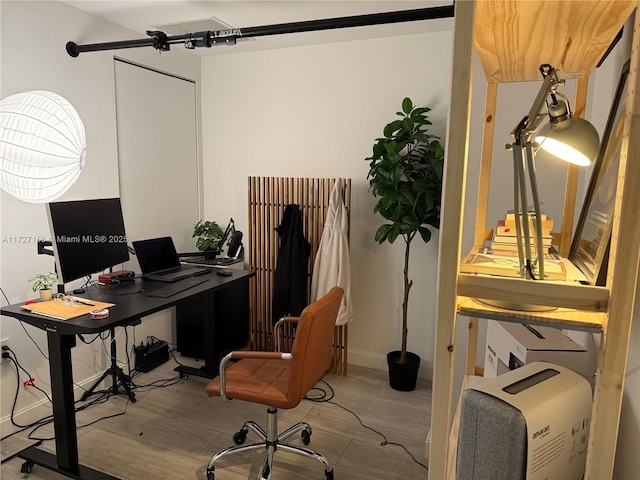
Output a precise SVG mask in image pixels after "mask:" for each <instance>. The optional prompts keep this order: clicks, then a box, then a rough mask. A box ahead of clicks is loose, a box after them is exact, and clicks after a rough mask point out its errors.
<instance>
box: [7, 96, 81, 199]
mask: <svg viewBox="0 0 640 480" xmlns="http://www.w3.org/2000/svg"><path fill="white" fill-rule="evenodd" d="M86 155H87V154H86V140H85V134H84V126H83V125H82V120H81V119H80V116H79V115H78V112H76V110H75V109H74V108H73V107H72V106H71V104H70V103H69V102H68V101H66V100H65V99H64V98H62V97H61V96H60V95H57V94H55V93H52V92H46V91H31V92H24V93H18V94H15V95H11V96H9V97H7V98H4V99H2V100H0V159H1V161H2V170H1V171H0V188H2V189H3V190H5V191H6V192H8V193H10V194H11V195H13V196H14V197H16V198H18V199H20V200H24V201H25V202H30V203H46V202H50V201H52V200H54V199H56V198H58V197H59V196H60V195H62V194H63V193H64V192H66V191H67V190H68V189H69V187H71V185H73V184H74V182H75V181H76V180H77V178H78V176H79V175H80V172H81V171H82V168H83V167H84V165H85V162H86Z"/></svg>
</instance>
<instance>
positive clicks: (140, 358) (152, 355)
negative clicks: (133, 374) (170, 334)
mask: <svg viewBox="0 0 640 480" xmlns="http://www.w3.org/2000/svg"><path fill="white" fill-rule="evenodd" d="M134 351H135V355H136V370H138V371H140V372H144V373H147V372H150V371H151V370H153V369H154V368H156V367H158V366H160V365H162V364H163V363H165V362H167V361H169V345H168V344H167V342H165V341H164V340H159V341H156V342H153V343H149V344H147V345H146V346H145V345H140V346H139V347H135V349H134Z"/></svg>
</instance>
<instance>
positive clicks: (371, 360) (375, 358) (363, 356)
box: [348, 348, 433, 380]
mask: <svg viewBox="0 0 640 480" xmlns="http://www.w3.org/2000/svg"><path fill="white" fill-rule="evenodd" d="M348 360H349V363H350V364H354V365H358V366H360V367H367V368H374V369H376V370H382V371H385V372H386V371H387V370H388V368H387V356H386V355H380V354H376V353H371V352H363V351H359V350H353V349H351V348H349V353H348ZM418 378H423V379H425V380H433V365H432V364H430V363H427V362H424V361H421V362H420V368H419V369H418Z"/></svg>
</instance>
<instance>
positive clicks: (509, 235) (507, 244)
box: [491, 211, 553, 253]
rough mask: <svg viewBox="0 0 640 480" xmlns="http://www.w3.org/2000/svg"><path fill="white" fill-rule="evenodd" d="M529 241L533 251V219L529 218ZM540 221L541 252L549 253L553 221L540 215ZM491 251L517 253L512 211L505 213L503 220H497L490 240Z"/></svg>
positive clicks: (544, 215) (514, 222)
mask: <svg viewBox="0 0 640 480" xmlns="http://www.w3.org/2000/svg"><path fill="white" fill-rule="evenodd" d="M529 219H530V223H529V235H530V236H529V241H530V242H531V246H532V248H533V249H534V250H535V231H536V230H535V220H534V219H533V217H531V216H530V217H529ZM540 219H541V220H542V247H543V248H542V252H541V253H549V249H550V248H551V242H552V241H553V237H552V236H551V229H552V228H553V219H552V218H550V217H548V216H547V215H546V214H544V213H542V214H540ZM491 249H492V250H501V251H509V252H514V253H515V252H517V251H518V239H517V237H516V220H515V215H514V213H513V212H512V211H509V212H507V214H506V215H505V218H504V220H498V222H497V224H496V228H495V230H494V232H493V238H492V240H491Z"/></svg>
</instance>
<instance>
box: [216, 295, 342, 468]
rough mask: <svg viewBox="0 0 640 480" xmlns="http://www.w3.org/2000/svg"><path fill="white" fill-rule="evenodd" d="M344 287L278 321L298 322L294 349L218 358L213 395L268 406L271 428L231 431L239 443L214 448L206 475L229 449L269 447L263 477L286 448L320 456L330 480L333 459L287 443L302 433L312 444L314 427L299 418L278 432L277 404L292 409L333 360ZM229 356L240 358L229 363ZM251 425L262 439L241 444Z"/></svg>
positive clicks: (307, 442)
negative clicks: (334, 336)
mask: <svg viewBox="0 0 640 480" xmlns="http://www.w3.org/2000/svg"><path fill="white" fill-rule="evenodd" d="M343 295H344V290H343V289H342V288H340V287H334V288H332V289H331V290H330V291H329V293H327V294H326V295H324V296H323V297H322V298H320V299H318V300H317V301H316V302H314V303H312V304H311V305H309V306H307V307H306V308H305V309H304V310H303V312H302V313H301V314H300V317H285V318H283V319H281V320H280V321H279V322H278V323H277V324H276V326H275V327H274V333H276V332H275V329H277V328H278V327H279V326H280V325H283V324H284V323H297V325H296V332H295V338H294V341H293V346H292V348H291V353H281V352H251V351H238V352H231V353H229V354H228V355H227V356H225V357H224V358H223V359H222V361H221V362H220V375H219V376H218V377H216V378H214V379H213V380H212V381H211V382H210V383H209V384H208V385H207V386H206V387H205V391H206V392H207V395H209V396H210V397H214V396H218V395H219V396H221V397H222V398H224V399H225V400H228V401H231V400H234V399H237V400H246V401H248V402H255V403H261V404H263V405H267V406H268V407H269V408H268V409H267V414H268V415H267V430H266V431H265V430H264V429H263V428H262V427H260V426H259V425H258V424H256V423H255V422H251V421H249V422H246V423H245V424H244V425H243V427H242V429H241V430H240V431H239V432H237V433H236V434H235V435H234V436H233V441H234V443H235V444H236V445H235V446H232V447H229V448H226V449H224V450H222V451H220V452H218V453H216V454H215V455H214V456H213V457H211V460H210V461H209V465H208V466H207V480H214V478H215V466H214V465H215V462H216V461H217V460H218V459H219V458H221V457H223V456H225V455H229V454H231V453H235V452H243V451H247V450H255V449H259V448H264V449H266V455H265V459H264V463H263V465H262V472H261V479H262V480H269V479H270V478H271V469H272V468H271V466H272V463H273V454H274V453H275V451H276V450H278V449H282V450H284V451H287V452H293V453H298V454H301V455H305V456H307V457H310V458H314V459H316V460H318V461H319V462H320V463H322V465H324V473H325V476H326V477H327V480H332V479H333V467H332V466H331V464H330V463H329V461H328V460H327V459H326V458H325V457H323V456H322V455H320V454H319V453H316V452H314V451H313V450H310V449H308V448H304V447H299V446H297V445H289V444H287V443H283V442H284V441H285V440H286V439H287V438H289V437H291V436H292V435H294V434H295V433H297V432H301V437H302V441H303V443H304V444H305V445H309V442H310V441H311V427H310V426H309V424H308V423H304V422H302V423H297V424H296V425H294V426H292V427H290V428H288V429H287V430H285V431H284V432H282V433H281V434H280V435H278V416H277V413H278V408H294V407H295V406H297V405H298V404H299V403H300V401H301V400H302V399H303V398H304V396H305V395H306V394H307V392H308V391H309V390H310V389H311V388H312V387H313V386H314V385H315V384H316V383H318V381H319V380H320V379H321V378H322V376H323V375H324V374H325V372H326V371H327V370H328V368H329V366H330V365H331V344H332V341H333V332H334V329H335V323H336V317H337V315H338V309H339V308H340V302H341V300H342V296H343ZM231 360H238V361H237V362H235V363H233V364H232V365H229V366H228V367H227V364H228V363H229V362H230V361H231ZM249 430H252V431H253V432H255V433H256V434H257V435H258V436H259V437H260V438H261V439H262V441H261V442H259V443H254V444H250V445H243V443H244V442H245V440H246V438H247V433H248V432H249Z"/></svg>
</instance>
